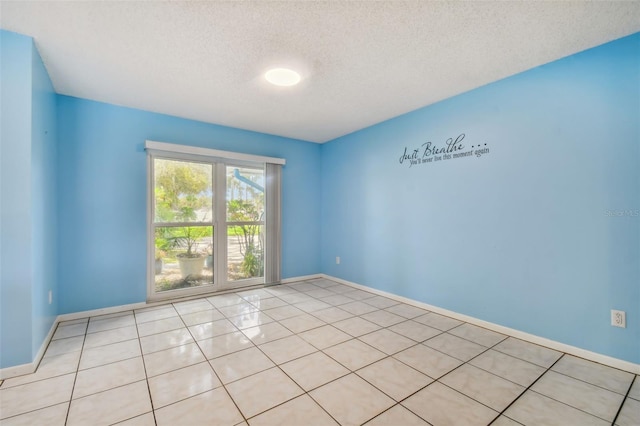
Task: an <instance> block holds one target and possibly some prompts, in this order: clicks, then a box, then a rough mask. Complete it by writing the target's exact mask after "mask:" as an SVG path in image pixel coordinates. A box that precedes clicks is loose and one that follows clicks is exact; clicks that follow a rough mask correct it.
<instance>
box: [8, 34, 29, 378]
mask: <svg viewBox="0 0 640 426" xmlns="http://www.w3.org/2000/svg"><path fill="white" fill-rule="evenodd" d="M32 48H33V45H32V41H31V38H29V37H24V36H21V35H19V34H15V33H11V32H8V31H0V90H1V93H0V98H1V104H0V107H1V111H0V120H1V123H0V128H1V130H0V132H1V133H0V136H1V141H0V149H1V151H0V211H1V216H0V368H4V367H9V366H13V365H18V364H24V363H28V362H31V360H32V358H31V355H32V347H31V281H32V272H31V208H30V201H31V200H30V194H31V175H30V171H31V61H32V56H31V55H32Z"/></svg>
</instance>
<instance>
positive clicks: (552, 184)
mask: <svg viewBox="0 0 640 426" xmlns="http://www.w3.org/2000/svg"><path fill="white" fill-rule="evenodd" d="M639 76H640V34H635V35H633V36H630V37H626V38H623V39H620V40H617V41H615V42H612V43H609V44H606V45H603V46H600V47H597V48H594V49H591V50H588V51H585V52H582V53H579V54H576V55H573V56H570V57H567V58H565V59H562V60H559V61H556V62H553V63H550V64H547V65H544V66H541V67H538V68H535V69H533V70H530V71H527V72H525V73H522V74H519V75H516V76H513V77H511V78H508V79H505V80H502V81H499V82H496V83H493V84H490V85H487V86H484V87H482V88H479V89H476V90H474V91H471V92H468V93H465V94H462V95H460V96H457V97H454V98H451V99H448V100H445V101H443V102H440V103H438V104H435V105H432V106H429V107H426V108H423V109H420V110H417V111H415V112H412V113H409V114H406V115H403V116H400V117H397V118H395V119H392V120H389V121H386V122H383V123H381V124H378V125H376V126H373V127H370V128H367V129H364V130H361V131H359V132H356V133H353V134H350V135H347V136H345V137H342V138H339V139H337V140H334V141H332V142H330V143H327V144H325V145H323V146H322V150H321V158H322V203H321V204H322V227H321V230H322V240H321V241H322V243H321V244H322V247H321V255H322V272H324V273H327V274H330V275H333V276H336V277H340V278H343V279H347V280H350V281H353V282H357V283H361V284H364V285H367V286H370V287H373V288H377V289H381V290H385V291H389V292H392V293H395V294H399V295H402V296H407V297H410V298H413V299H417V300H420V301H424V302H427V303H430V304H433V305H437V306H440V307H443V308H447V309H450V310H453V311H456V312H460V313H463V314H467V315H471V316H473V317H477V318H480V319H483V320H487V321H491V322H494V323H497V324H502V325H504V326H507V327H512V328H515V329H518V330H522V331H525V332H529V333H532V334H535V335H539V336H543V337H546V338H550V339H553V340H556V341H560V342H563V343H566V344H570V345H574V346H577V347H580V348H584V349H587V350H591V351H595V352H598V353H602V354H606V355H610V356H613V357H616V358H620V359H624V360H628V361H631V362H635V363H639V362H640V285H639V284H638V283H640V248H639V245H640V217H638V213H639V212H640V149H639V146H640V105H639V103H640V80H639V79H640V77H639ZM461 133H465V134H466V137H465V139H464V143H463V145H465V147H466V149H465V151H466V150H467V149H468V148H470V147H471V146H475V147H476V149H477V146H478V144H482V145H483V146H484V143H487V147H488V148H489V150H490V152H489V153H488V154H486V155H484V156H482V157H479V158H478V157H476V156H475V155H474V156H472V157H463V158H456V159H450V160H442V161H439V162H434V163H426V164H420V165H415V166H413V167H409V165H408V164H407V162H406V161H405V162H404V163H403V164H400V162H399V159H400V156H401V154H402V153H403V152H404V149H405V147H407V148H409V150H412V149H414V148H420V147H421V145H422V144H423V143H425V142H427V141H432V142H433V143H435V144H436V145H439V146H442V145H443V144H444V141H445V140H446V139H447V138H450V137H453V138H455V137H456V136H458V135H459V134H461ZM421 154H422V152H420V155H421ZM336 256H341V264H340V265H336V264H335V257H336ZM612 308H614V309H621V310H625V311H626V312H627V322H628V324H627V328H626V329H620V328H614V327H611V326H610V318H609V315H610V309H612Z"/></svg>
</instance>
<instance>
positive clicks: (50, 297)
mask: <svg viewBox="0 0 640 426" xmlns="http://www.w3.org/2000/svg"><path fill="white" fill-rule="evenodd" d="M51 302H53V292H52V291H51V290H49V304H51Z"/></svg>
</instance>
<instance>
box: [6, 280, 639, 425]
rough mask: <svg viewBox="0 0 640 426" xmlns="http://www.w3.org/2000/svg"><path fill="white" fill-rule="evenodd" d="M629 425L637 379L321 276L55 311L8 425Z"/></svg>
mask: <svg viewBox="0 0 640 426" xmlns="http://www.w3.org/2000/svg"><path fill="white" fill-rule="evenodd" d="M365 423H366V424H369V425H392V426H400V425H428V424H431V425H434V426H439V425H488V424H494V425H518V424H522V425H563V426H566V425H581V426H582V425H611V424H615V425H619V426H629V425H636V426H637V425H640V379H638V377H637V376H634V374H632V373H628V372H625V371H621V370H617V369H614V368H610V367H607V366H603V365H600V364H596V363H593V362H590V361H586V360H584V359H580V358H576V357H574V356H571V355H567V354H563V353H560V352H557V351H554V350H551V349H548V348H544V347H541V346H537V345H534V344H531V343H527V342H524V341H522V340H518V339H515V338H511V337H507V336H504V335H501V334H498V333H495V332H493V331H490V330H487V329H484V328H480V327H477V326H475V325H472V324H468V323H463V322H461V321H458V320H456V319H453V318H448V317H446V316H442V315H439V314H436V313H433V312H428V311H425V310H423V309H420V308H417V307H415V306H411V305H407V304H403V303H399V302H397V301H394V300H391V299H388V298H385V297H382V296H378V295H375V294H372V293H369V292H366V291H363V290H358V289H354V288H352V287H349V286H346V285H342V284H338V283H336V282H333V281H329V280H325V279H315V280H308V281H302V282H298V283H293V284H287V285H281V286H275V287H267V288H264V289H257V290H248V291H240V292H238V293H231V294H224V295H217V296H211V297H206V298H200V299H195V300H189V301H184V302H179V303H168V304H166V305H162V306H157V307H152V308H147V309H141V310H136V311H128V312H121V313H116V314H110V315H103V316H96V317H91V318H85V319H79V320H74V321H66V322H62V323H60V324H59V325H58V328H57V330H56V332H55V334H54V336H53V339H52V341H51V343H50V344H49V347H48V349H47V352H46V353H45V356H44V358H43V359H42V362H41V363H40V366H39V367H38V369H37V371H36V372H35V373H34V374H30V375H26V376H20V377H16V378H12V379H8V380H5V381H4V382H3V383H1V384H0V424H2V425H3V426H5V425H6V426H9V425H52V426H55V425H110V424H121V425H125V424H126V425H247V424H248V425H276V424H282V425H296V426H297V425H303V424H304V425H336V424H341V425H359V424H365Z"/></svg>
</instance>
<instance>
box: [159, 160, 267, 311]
mask: <svg viewBox="0 0 640 426" xmlns="http://www.w3.org/2000/svg"><path fill="white" fill-rule="evenodd" d="M149 167H150V183H151V184H150V188H149V197H150V207H151V212H150V213H151V215H150V223H149V235H150V238H149V249H150V250H149V251H150V255H149V267H148V270H149V276H150V279H149V292H148V293H149V299H150V300H157V299H163V298H173V297H181V296H185V295H190V294H198V293H204V292H210V291H216V290H223V289H229V288H236V287H241V286H247V285H255V284H262V283H264V282H265V281H264V276H265V255H266V250H265V246H266V234H267V231H266V226H265V195H266V188H265V186H266V185H265V181H266V179H265V168H264V166H262V167H261V166H259V165H256V166H253V165H247V164H233V163H229V162H216V161H206V160H203V159H198V158H196V157H193V156H192V157H189V156H182V157H181V158H166V157H160V156H155V155H153V154H151V155H150V156H149Z"/></svg>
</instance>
